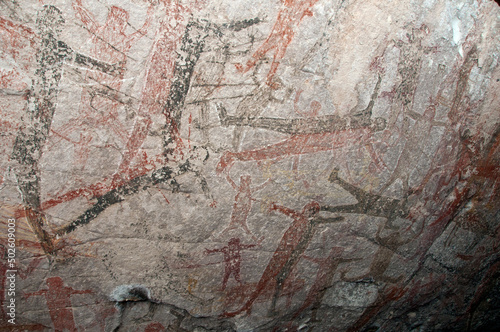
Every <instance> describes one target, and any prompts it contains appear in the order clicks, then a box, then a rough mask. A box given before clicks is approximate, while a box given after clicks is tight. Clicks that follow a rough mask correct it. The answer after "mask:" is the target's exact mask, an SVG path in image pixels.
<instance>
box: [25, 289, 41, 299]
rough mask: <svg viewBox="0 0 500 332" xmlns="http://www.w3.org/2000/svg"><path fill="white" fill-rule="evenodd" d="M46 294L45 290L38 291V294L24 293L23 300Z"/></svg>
mask: <svg viewBox="0 0 500 332" xmlns="http://www.w3.org/2000/svg"><path fill="white" fill-rule="evenodd" d="M46 293H47V290H46V289H42V290H39V291H38V292H33V293H25V294H24V298H26V299H27V298H29V297H32V296H40V295H45V294H46Z"/></svg>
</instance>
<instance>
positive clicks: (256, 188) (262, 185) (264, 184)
mask: <svg viewBox="0 0 500 332" xmlns="http://www.w3.org/2000/svg"><path fill="white" fill-rule="evenodd" d="M269 182H271V179H267V180H266V181H265V182H264V183H262V184H259V185H258V186H256V187H254V188H253V189H252V192H256V191H259V190H261V189H262V188H264V187H265V186H267V185H268V184H269Z"/></svg>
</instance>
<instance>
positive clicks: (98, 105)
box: [53, 0, 153, 168]
mask: <svg viewBox="0 0 500 332" xmlns="http://www.w3.org/2000/svg"><path fill="white" fill-rule="evenodd" d="M73 8H74V10H75V11H76V15H77V17H78V18H79V19H80V20H81V21H82V23H83V24H84V25H85V27H86V28H87V30H88V31H89V33H90V34H91V41H92V45H93V47H92V51H91V52H92V56H93V57H95V58H96V59H99V60H102V61H105V62H107V63H110V64H113V63H120V64H121V65H122V66H123V67H125V65H126V62H127V53H128V52H129V50H130V48H131V47H132V45H133V44H134V43H135V42H136V41H137V40H138V39H139V38H141V37H143V36H144V35H145V34H146V33H147V29H148V27H149V25H150V22H151V14H152V8H153V7H149V9H148V17H147V19H146V21H145V23H144V25H143V26H142V27H141V28H140V29H139V30H137V31H136V32H134V33H131V34H129V35H127V34H125V29H126V28H127V24H128V20H129V14H128V12H127V11H126V10H124V9H122V8H120V7H116V6H111V10H110V12H109V14H108V16H107V20H106V22H105V23H104V24H103V25H100V24H99V23H98V21H97V20H96V19H95V17H94V16H93V14H92V13H91V12H90V11H88V10H87V9H86V8H85V7H84V6H83V4H82V1H81V0H75V1H74V2H73ZM86 78H87V81H88V82H89V84H91V87H85V88H84V89H83V91H82V95H81V104H80V105H81V106H80V112H79V114H80V116H79V118H78V119H77V120H76V123H75V121H71V122H69V123H67V124H65V125H63V126H61V127H60V128H57V129H55V130H53V132H55V134H56V137H57V139H56V142H57V141H60V140H62V139H67V140H69V141H70V142H72V143H73V144H74V145H75V146H76V148H77V150H78V151H77V156H79V158H77V160H75V164H77V163H78V165H81V167H82V168H83V167H85V164H86V160H87V158H88V154H89V150H90V144H89V143H90V141H91V140H92V137H91V136H90V134H89V133H88V130H86V129H88V127H91V128H96V127H104V128H107V129H109V130H111V131H112V132H113V134H114V135H115V137H117V138H118V144H120V145H121V144H124V143H125V142H126V141H127V135H126V134H127V133H126V130H125V129H124V128H125V126H124V125H123V124H121V121H120V119H119V114H118V107H119V105H120V103H119V102H118V101H117V100H116V99H117V98H116V94H117V93H119V91H120V89H121V86H122V82H123V75H120V76H115V77H113V76H111V75H107V74H105V73H102V72H98V71H95V70H89V71H87V75H86ZM103 91H105V92H106V93H104V92H103ZM75 128H79V129H80V140H79V141H75V140H71V139H70V138H69V136H70V135H71V131H74V130H75ZM56 142H54V141H53V144H54V143H56Z"/></svg>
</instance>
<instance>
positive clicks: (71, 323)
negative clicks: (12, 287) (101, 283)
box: [25, 277, 92, 332]
mask: <svg viewBox="0 0 500 332" xmlns="http://www.w3.org/2000/svg"><path fill="white" fill-rule="evenodd" d="M45 282H46V283H47V287H48V289H42V290H39V291H38V292H33V293H28V294H25V296H26V297H31V296H39V295H44V296H45V298H46V302H47V307H48V308H49V312H50V318H51V319H52V323H53V324H54V330H55V331H56V332H62V331H68V330H69V331H71V332H73V331H74V332H78V329H77V328H76V325H75V319H74V317H73V309H72V306H71V295H74V294H90V293H92V291H91V290H75V289H73V288H71V287H66V286H64V282H63V280H62V279H61V278H60V277H51V278H48V279H47V280H46V281H45Z"/></svg>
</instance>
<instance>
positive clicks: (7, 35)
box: [0, 17, 39, 92]
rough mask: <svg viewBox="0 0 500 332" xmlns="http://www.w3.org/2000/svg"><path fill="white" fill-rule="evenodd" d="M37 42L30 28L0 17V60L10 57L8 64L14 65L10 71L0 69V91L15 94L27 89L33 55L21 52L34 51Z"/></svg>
mask: <svg viewBox="0 0 500 332" xmlns="http://www.w3.org/2000/svg"><path fill="white" fill-rule="evenodd" d="M38 41H39V39H38V37H37V35H36V34H35V33H34V32H33V31H32V30H31V29H30V28H28V27H25V26H23V25H22V24H17V23H14V22H12V21H10V20H7V19H5V18H3V17H0V44H1V45H2V52H1V53H0V58H4V57H11V61H9V62H13V63H15V65H14V67H13V68H12V69H11V70H5V69H4V68H0V89H7V90H14V91H16V92H21V91H24V90H26V89H28V85H27V81H29V76H28V74H29V72H30V71H31V69H32V64H33V61H34V58H35V53H34V52H30V51H23V50H33V49H35V48H36V44H37V42H38ZM12 60H14V61H12Z"/></svg>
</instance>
